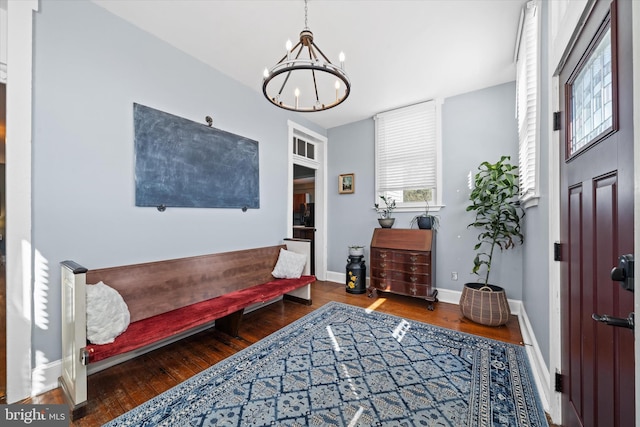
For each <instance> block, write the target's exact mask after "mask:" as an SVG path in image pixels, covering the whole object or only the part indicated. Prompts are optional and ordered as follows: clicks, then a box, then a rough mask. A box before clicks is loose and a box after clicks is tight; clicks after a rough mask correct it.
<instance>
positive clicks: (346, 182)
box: [338, 173, 356, 194]
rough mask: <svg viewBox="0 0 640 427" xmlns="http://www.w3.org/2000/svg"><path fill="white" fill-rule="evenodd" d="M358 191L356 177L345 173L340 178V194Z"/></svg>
mask: <svg viewBox="0 0 640 427" xmlns="http://www.w3.org/2000/svg"><path fill="white" fill-rule="evenodd" d="M355 189H356V175H355V174H353V173H344V174H342V175H340V176H339V177H338V193H340V194H350V193H353V192H354V191H355Z"/></svg>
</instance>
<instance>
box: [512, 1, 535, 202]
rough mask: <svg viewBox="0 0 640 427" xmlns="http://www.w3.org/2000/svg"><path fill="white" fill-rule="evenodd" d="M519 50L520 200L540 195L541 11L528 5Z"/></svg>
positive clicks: (517, 83)
mask: <svg viewBox="0 0 640 427" xmlns="http://www.w3.org/2000/svg"><path fill="white" fill-rule="evenodd" d="M523 14H524V16H523V24H522V32H521V34H520V43H519V46H518V51H517V57H516V58H517V62H516V65H517V75H516V87H517V92H516V107H517V120H518V137H519V171H518V172H519V175H520V199H521V200H523V201H527V200H529V199H532V198H536V197H538V37H539V35H538V31H539V30H538V28H539V24H538V13H537V6H536V2H535V1H530V2H528V3H527V4H526V5H525V8H524V11H523Z"/></svg>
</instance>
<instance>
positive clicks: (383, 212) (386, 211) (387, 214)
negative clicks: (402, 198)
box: [373, 195, 396, 219]
mask: <svg viewBox="0 0 640 427" xmlns="http://www.w3.org/2000/svg"><path fill="white" fill-rule="evenodd" d="M380 199H382V201H383V202H384V207H383V206H382V204H381V203H376V204H374V205H373V207H374V209H375V210H376V212H378V215H379V216H380V218H382V219H384V218H391V212H393V210H394V209H395V208H396V201H395V200H393V198H391V197H387V196H384V195H380Z"/></svg>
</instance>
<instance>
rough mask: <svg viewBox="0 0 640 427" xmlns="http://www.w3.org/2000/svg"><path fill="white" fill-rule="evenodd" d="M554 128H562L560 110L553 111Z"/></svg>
mask: <svg viewBox="0 0 640 427" xmlns="http://www.w3.org/2000/svg"><path fill="white" fill-rule="evenodd" d="M553 130H560V111H556V112H554V113H553Z"/></svg>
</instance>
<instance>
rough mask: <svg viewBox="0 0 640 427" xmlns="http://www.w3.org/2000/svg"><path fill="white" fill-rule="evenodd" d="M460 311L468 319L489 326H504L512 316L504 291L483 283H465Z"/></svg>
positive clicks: (498, 287)
mask: <svg viewBox="0 0 640 427" xmlns="http://www.w3.org/2000/svg"><path fill="white" fill-rule="evenodd" d="M460 311H461V312H462V315H463V316H464V317H466V318H467V319H470V320H473V321H474V322H476V323H480V324H482V325H489V326H499V325H504V324H505V323H507V321H508V320H509V315H510V314H511V311H510V310H509V303H508V302H507V295H506V294H505V292H504V289H503V288H501V287H500V286H494V285H484V284H482V283H465V285H464V288H463V289H462V295H461V296H460Z"/></svg>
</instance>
